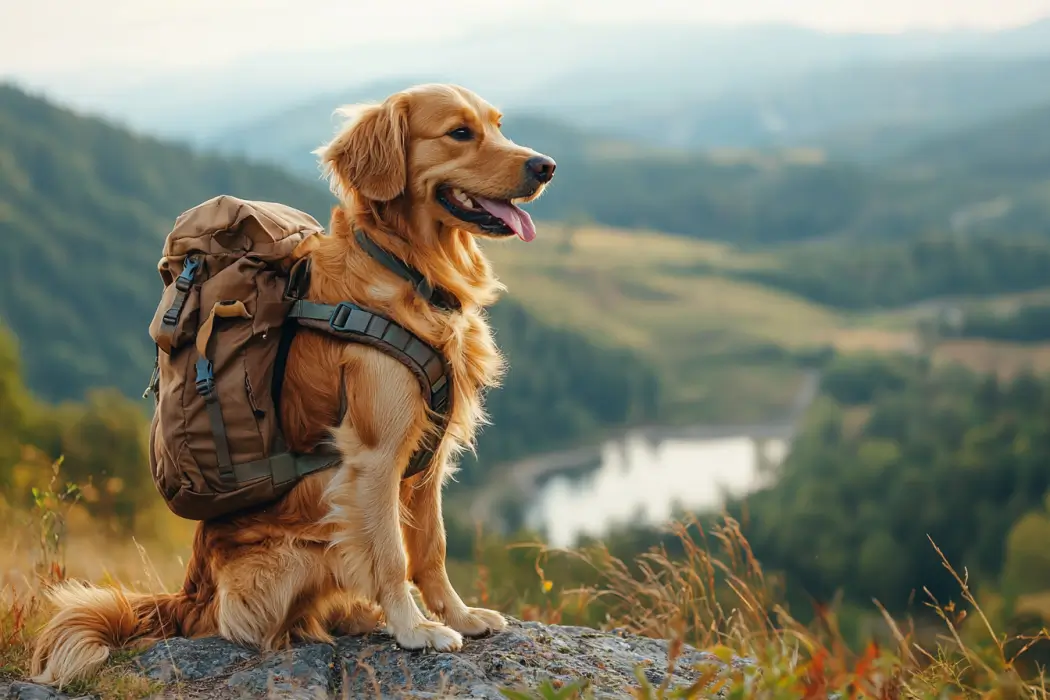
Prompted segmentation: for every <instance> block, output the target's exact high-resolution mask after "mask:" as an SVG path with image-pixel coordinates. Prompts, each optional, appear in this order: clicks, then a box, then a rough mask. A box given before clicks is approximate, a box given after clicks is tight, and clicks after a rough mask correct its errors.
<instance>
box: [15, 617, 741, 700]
mask: <svg viewBox="0 0 1050 700" xmlns="http://www.w3.org/2000/svg"><path fill="white" fill-rule="evenodd" d="M667 652H668V643H667V642H666V641H660V640H654V639H648V638H645V637H637V636H633V635H628V634H621V633H615V632H598V631H596V630H593V629H588V628H584V627H566V626H548V625H543V624H540V623H536V622H520V621H517V620H510V621H509V626H508V628H507V629H506V630H505V631H504V632H501V633H499V634H495V635H492V636H489V637H486V638H483V639H467V640H465V642H464V646H463V649H462V650H461V651H459V652H455V653H438V652H434V651H405V650H403V649H400V648H399V647H398V646H397V645H396V644H395V643H394V640H393V639H392V638H391V637H390V636H388V635H385V634H379V633H376V634H371V635H366V636H362V637H343V638H340V639H338V640H337V641H336V642H335V643H334V644H302V645H296V646H294V647H293V648H291V649H288V650H285V651H281V652H275V653H269V654H255V653H253V652H251V651H249V650H247V649H243V648H241V647H239V646H237V645H235V644H230V643H229V642H226V641H223V640H221V639H214V638H212V639H197V640H188V639H170V640H168V641H166V642H164V643H161V644H158V645H156V646H154V647H153V648H152V649H150V650H148V651H146V652H145V653H144V654H142V655H141V656H139V657H138V659H137V660H136V664H137V668H138V671H139V672H140V673H142V674H144V675H146V676H148V677H149V678H150V679H152V680H156V681H159V682H161V683H163V684H164V688H163V689H162V690H161V691H160V692H159V693H158V695H157V696H155V697H162V698H180V699H181V700H196V699H202V700H205V699H206V700H227V699H229V700H233V699H235V698H236V699H238V700H239V699H241V698H302V699H304V700H305V699H307V698H309V699H310V700H319V699H321V698H339V699H340V700H342V699H343V698H361V697H364V698H375V697H382V698H391V697H396V698H417V699H423V698H484V699H486V700H504V696H503V695H502V693H501V692H500V691H501V689H504V688H508V689H516V690H529V689H535V688H536V687H538V686H539V685H541V684H542V683H543V682H544V681H547V680H550V681H552V682H554V683H555V684H556V685H565V684H570V683H574V682H577V681H580V680H583V679H586V680H589V681H590V689H591V691H592V693H593V696H594V697H595V698H629V697H632V695H631V691H632V689H633V688H637V687H638V680H637V678H636V676H635V668H636V667H641V668H642V669H643V672H644V674H645V676H646V678H647V679H648V680H649V682H651V683H652V684H654V685H658V684H660V683H662V682H663V680H664V679H665V677H666V674H667V673H668V669H667ZM136 664H131V665H130V666H129V667H128V668H129V669H131V670H132V671H133V670H134V669H135V666H136ZM708 664H713V665H714V668H715V669H716V670H718V671H719V672H724V671H726V670H728V669H729V667H730V665H727V664H724V663H723V662H721V661H719V660H718V658H717V657H715V656H713V655H712V654H708V653H705V652H702V651H698V650H696V649H692V648H689V647H686V648H685V649H684V650H683V652H682V655H681V657H680V658H679V660H678V662H677V665H676V667H675V668H674V669H673V671H672V677H671V685H672V687H683V686H686V685H689V684H691V683H693V682H695V681H696V679H697V678H698V677H699V675H700V673H701V672H702V671H703V669H697V666H698V665H708ZM748 664H749V662H748V661H747V660H745V659H734V660H733V662H732V664H731V665H732V666H735V667H737V668H741V669H742V668H744V667H745V666H747V665H748ZM129 672H130V671H129ZM20 685H27V684H20ZM12 687H13V686H12ZM2 697H4V696H3V695H0V698H2ZM9 697H12V698H14V697H18V698H23V697H24V698H64V697H65V696H62V695H39V696H33V695H25V696H22V695H18V696H16V695H10V694H9Z"/></svg>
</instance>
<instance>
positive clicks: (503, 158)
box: [317, 85, 555, 241]
mask: <svg viewBox="0 0 1050 700" xmlns="http://www.w3.org/2000/svg"><path fill="white" fill-rule="evenodd" d="M341 111H343V112H344V113H347V114H353V116H354V119H353V120H352V121H351V122H350V123H349V124H348V125H347V126H346V127H345V128H344V129H343V130H342V131H341V132H340V133H339V134H338V135H337V136H336V137H335V139H333V140H332V141H331V142H330V143H328V144H327V145H325V146H323V147H322V148H320V149H318V151H317V153H318V155H319V156H320V158H321V162H322V164H323V166H324V168H325V171H326V173H327V175H328V177H329V179H330V181H331V183H332V187H333V190H334V191H335V192H336V193H337V194H339V195H340V196H343V197H346V196H348V195H352V196H353V197H355V198H356V199H359V200H370V201H372V202H377V203H378V202H392V201H394V200H398V199H405V200H407V201H408V202H409V203H410V204H411V206H412V208H413V210H417V212H418V210H419V209H420V208H421V209H422V212H423V214H424V215H426V216H428V217H429V218H431V219H432V220H433V221H436V222H439V223H441V224H443V225H445V226H448V227H453V228H459V229H464V230H467V231H470V232H471V233H473V234H475V235H480V236H487V237H492V238H503V237H508V236H512V235H515V234H516V235H517V236H518V237H520V238H521V239H522V240H525V241H531V240H532V239H533V238H535V236H536V228H535V226H534V225H533V223H532V218H531V217H530V216H529V215H528V213H526V212H525V211H524V210H523V209H521V208H520V207H519V206H518V204H519V203H522V202H528V201H532V200H533V199H535V198H536V197H538V196H539V195H540V193H541V192H542V191H543V188H544V187H545V186H546V185H547V183H548V182H550V181H551V178H553V177H554V167H555V163H554V161H553V160H552V159H551V158H549V157H547V156H545V155H543V154H541V153H537V152H536V151H534V150H532V149H530V148H526V147H524V146H519V145H517V144H515V143H514V142H513V141H511V140H510V139H508V138H507V137H506V136H504V135H503V134H502V133H501V132H500V120H501V118H502V115H501V114H500V113H499V111H498V110H496V109H495V108H494V107H492V105H490V104H488V103H487V102H485V100H483V99H481V97H479V96H478V95H476V94H474V93H473V92H471V91H470V90H467V89H465V88H462V87H458V86H455V85H420V86H417V87H413V88H410V89H408V90H405V91H403V92H398V93H396V94H394V95H391V96H390V97H388V98H387V99H386V100H385V101H384V102H383V103H382V104H378V105H358V106H354V107H351V108H347V109H344V110H341Z"/></svg>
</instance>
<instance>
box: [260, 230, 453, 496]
mask: <svg viewBox="0 0 1050 700" xmlns="http://www.w3.org/2000/svg"><path fill="white" fill-rule="evenodd" d="M356 239H357V242H358V244H359V245H360V246H361V248H362V249H363V250H364V251H365V252H366V253H368V255H369V256H370V257H371V258H372V259H373V260H375V261H376V262H378V263H379V264H381V265H383V267H385V268H387V269H388V270H390V271H391V272H393V273H394V274H396V275H397V276H399V277H401V278H402V279H405V280H407V281H408V282H410V283H412V286H413V288H414V289H415V290H416V293H418V294H419V295H420V296H421V297H423V298H424V299H425V300H426V301H427V302H429V303H430V304H431V305H432V306H434V307H435V308H439V309H442V310H444V311H456V310H459V309H460V303H459V300H458V299H457V298H456V296H455V295H454V294H452V293H451V292H449V291H448V290H446V289H443V288H441V287H434V286H433V285H431V284H430V282H429V281H428V280H427V279H426V278H425V277H424V276H423V275H422V274H421V273H420V272H419V271H418V270H416V269H415V268H413V267H411V266H409V265H408V264H407V263H405V262H404V261H403V260H401V259H399V258H397V257H395V256H394V255H392V254H391V253H390V252H388V251H386V250H385V249H383V248H381V247H380V246H378V245H377V244H376V243H375V242H374V241H372V239H370V238H368V236H366V235H365V233H364V232H363V231H357V232H356ZM309 280H310V259H309V258H305V259H303V260H301V261H299V262H298V263H296V264H295V266H293V268H292V271H291V276H290V279H289V282H288V292H287V294H288V297H289V298H290V299H294V300H295V301H294V304H293V306H292V309H291V311H290V312H289V313H288V318H289V319H293V320H294V321H295V323H289V324H285V328H284V333H283V335H282V337H281V343H280V347H279V348H278V352H277V360H276V364H275V367H274V401H275V402H276V405H277V406H278V407H279V406H280V397H281V387H282V385H283V383H284V369H285V364H286V362H287V357H288V350H289V348H290V347H291V342H292V339H293V338H294V336H295V332H296V330H297V328H298V327H299V326H302V327H304V328H309V329H311V330H315V331H319V332H322V333H326V334H328V335H330V336H333V337H335V338H338V339H340V340H344V341H346V342H351V343H363V344H365V345H368V346H371V347H373V348H375V349H377V350H379V351H381V352H383V353H385V354H387V355H389V356H391V357H393V358H394V359H396V360H397V361H399V362H400V363H401V364H403V365H405V366H406V367H407V368H408V369H409V370H411V372H412V374H413V375H414V376H415V377H416V380H417V381H418V382H419V386H420V390H421V391H422V392H423V396H424V398H426V400H427V407H428V408H429V409H430V412H431V413H432V415H433V420H434V428H435V429H434V430H428V431H427V432H426V433H424V437H423V440H422V443H421V444H420V446H419V447H418V448H417V449H416V452H415V453H414V454H413V455H412V459H411V460H410V461H409V464H408V468H407V469H406V470H405V473H404V475H403V478H406V479H407V478H408V477H410V476H415V475H416V474H419V473H420V472H423V471H425V470H426V469H427V468H428V467H429V466H430V464H431V462H432V460H433V458H434V451H435V450H436V449H437V447H438V445H439V444H440V443H441V438H442V437H443V436H444V434H445V429H446V427H447V426H448V416H449V412H450V407H451V403H452V401H451V398H452V387H451V383H452V373H451V369H450V368H449V366H448V362H447V361H446V360H445V357H444V356H443V355H442V354H441V353H440V352H439V351H438V350H437V349H435V348H433V347H432V346H430V345H429V344H427V343H426V342H425V341H424V340H422V339H421V338H419V337H418V336H416V335H415V334H414V333H412V332H411V331H409V330H408V329H407V328H405V327H403V326H401V325H399V324H397V323H396V322H394V321H393V320H391V319H389V318H387V317H385V316H383V315H381V314H379V313H377V312H375V311H371V310H369V309H366V308H363V307H361V306H358V305H357V304H352V303H350V302H346V301H343V302H340V303H338V304H321V303H318V302H315V301H310V300H309V299H305V298H304V296H305V294H306V293H307V290H308V289H309V286H310V284H309ZM345 391H346V385H345V384H344V383H341V384H340V417H342V415H344V414H345V411H346V397H345ZM328 466H333V465H331V464H330V463H328V464H324V465H320V466H318V467H317V468H315V469H312V470H310V471H318V470H320V469H323V468H326V467H328Z"/></svg>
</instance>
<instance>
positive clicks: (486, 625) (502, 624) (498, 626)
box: [445, 608, 507, 637]
mask: <svg viewBox="0 0 1050 700" xmlns="http://www.w3.org/2000/svg"><path fill="white" fill-rule="evenodd" d="M445 622H447V623H448V625H449V627H451V628H452V629H454V630H456V631H457V632H459V633H460V634H463V635H466V636H467V637H482V636H484V635H486V634H490V633H492V632H502V631H503V630H504V629H506V627H507V621H506V620H504V619H503V616H502V615H500V614H499V613H498V612H496V611H495V610H485V609H484V608H466V609H465V610H464V611H463V613H462V614H460V615H455V616H452V615H450V616H449V617H448V619H447V620H445Z"/></svg>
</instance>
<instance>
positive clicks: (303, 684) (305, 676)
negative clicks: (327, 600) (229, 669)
mask: <svg viewBox="0 0 1050 700" xmlns="http://www.w3.org/2000/svg"><path fill="white" fill-rule="evenodd" d="M335 669H336V657H335V649H334V648H333V647H332V646H331V645H328V644H311V645H309V646H302V647H297V648H294V649H289V650H287V651H283V652H279V653H277V654H274V655H272V656H269V657H268V658H266V659H264V660H263V661H262V663H259V664H258V665H256V666H253V667H252V668H247V669H245V670H243V671H238V672H237V673H234V674H233V675H232V676H230V677H229V678H228V679H227V680H226V686H227V687H228V688H230V689H231V690H232V691H233V692H234V693H235V694H236V696H237V697H245V698H258V697H282V698H304V699H306V698H311V699H312V698H328V697H331V694H332V691H334V690H335V686H336V679H337V678H338V674H337V673H336V671H335ZM275 694H276V695H275Z"/></svg>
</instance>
